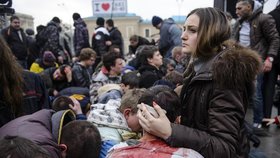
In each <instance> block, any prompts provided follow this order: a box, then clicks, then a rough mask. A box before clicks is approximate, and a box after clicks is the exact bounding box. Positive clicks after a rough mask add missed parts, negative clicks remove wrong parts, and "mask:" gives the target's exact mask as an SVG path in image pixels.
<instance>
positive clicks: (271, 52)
mask: <svg viewBox="0 0 280 158" xmlns="http://www.w3.org/2000/svg"><path fill="white" fill-rule="evenodd" d="M254 4H255V5H254V9H253V14H252V15H251V16H250V17H249V18H248V19H247V20H248V22H249V24H250V48H252V49H253V50H255V51H257V52H258V53H259V55H261V56H262V58H263V59H266V58H267V57H268V56H271V57H276V56H277V54H278V49H279V34H278V32H277V30H276V27H275V21H274V19H273V18H272V16H271V15H269V14H263V13H262V6H261V5H258V4H259V3H258V2H256V1H255V3H254ZM244 20H245V19H239V20H238V21H237V22H236V23H235V25H234V27H233V29H232V38H233V39H235V40H236V41H239V31H240V29H241V25H242V23H243V22H244Z"/></svg>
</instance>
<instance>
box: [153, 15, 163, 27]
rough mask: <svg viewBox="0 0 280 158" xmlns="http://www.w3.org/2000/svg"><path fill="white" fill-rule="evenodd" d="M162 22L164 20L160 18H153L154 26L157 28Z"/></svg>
mask: <svg viewBox="0 0 280 158" xmlns="http://www.w3.org/2000/svg"><path fill="white" fill-rule="evenodd" d="M161 22H162V19H161V18H160V17H158V16H153V18H152V24H153V26H154V27H156V26H157V25H158V24H160V23H161Z"/></svg>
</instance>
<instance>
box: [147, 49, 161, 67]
mask: <svg viewBox="0 0 280 158" xmlns="http://www.w3.org/2000/svg"><path fill="white" fill-rule="evenodd" d="M148 61H149V63H150V64H151V65H154V66H156V67H157V68H159V67H160V66H161V65H162V56H161V55H160V53H159V51H156V52H155V53H154V55H153V58H149V59H148Z"/></svg>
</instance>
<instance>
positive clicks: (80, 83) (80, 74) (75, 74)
mask: <svg viewBox="0 0 280 158" xmlns="http://www.w3.org/2000/svg"><path fill="white" fill-rule="evenodd" d="M91 75H92V71H91V70H90V69H89V68H86V67H84V66H83V65H81V64H79V63H75V64H74V66H73V68H72V78H73V81H72V82H73V86H76V87H86V88H89V86H90V83H91V80H90V79H91Z"/></svg>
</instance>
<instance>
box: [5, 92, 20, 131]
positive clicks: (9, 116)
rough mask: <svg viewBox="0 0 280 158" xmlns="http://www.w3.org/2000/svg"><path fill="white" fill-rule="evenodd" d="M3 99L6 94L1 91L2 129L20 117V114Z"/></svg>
mask: <svg viewBox="0 0 280 158" xmlns="http://www.w3.org/2000/svg"><path fill="white" fill-rule="evenodd" d="M3 97H4V94H3V92H2V91H1V90H0V128H1V127H2V126H3V125H5V124H6V123H8V122H9V121H11V120H13V119H15V118H16V117H18V116H20V114H17V113H15V112H14V110H13V109H12V106H11V105H8V104H7V103H6V102H4V101H3V100H2V98H3Z"/></svg>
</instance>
